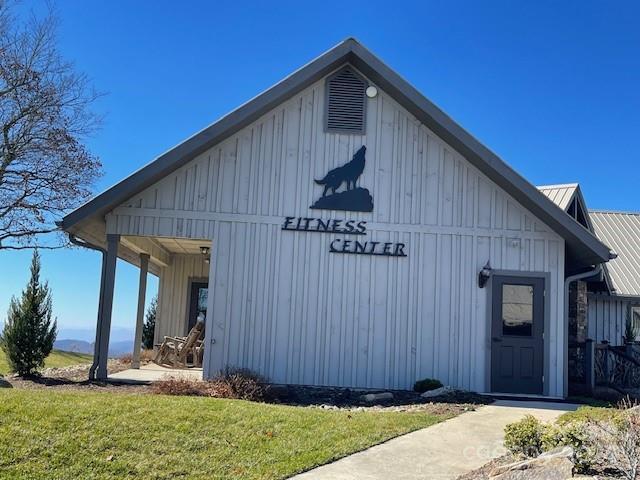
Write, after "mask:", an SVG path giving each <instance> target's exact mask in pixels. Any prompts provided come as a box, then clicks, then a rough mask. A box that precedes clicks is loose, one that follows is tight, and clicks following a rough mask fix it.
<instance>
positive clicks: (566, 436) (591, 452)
mask: <svg viewBox="0 0 640 480" xmlns="http://www.w3.org/2000/svg"><path fill="white" fill-rule="evenodd" d="M541 439H542V450H543V451H549V450H553V449H554V448H556V447H563V446H569V447H571V448H573V463H574V464H575V466H576V470H577V471H578V472H583V473H584V472H587V471H588V470H589V469H590V468H591V466H592V465H593V464H594V462H595V456H596V451H595V448H594V445H593V442H592V441H591V437H590V435H589V428H588V425H587V424H586V423H585V422H583V421H575V422H566V423H563V424H556V425H545V426H543V432H542V437H541Z"/></svg>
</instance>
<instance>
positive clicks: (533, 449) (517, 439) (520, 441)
mask: <svg viewBox="0 0 640 480" xmlns="http://www.w3.org/2000/svg"><path fill="white" fill-rule="evenodd" d="M544 430H545V427H544V425H543V424H542V423H541V422H540V421H538V420H537V419H536V418H535V417H534V416H533V415H526V416H525V417H524V418H523V419H522V420H520V421H518V422H515V423H510V424H509V425H507V426H506V427H505V429H504V446H505V447H506V448H507V449H508V450H509V451H510V452H511V453H513V454H514V455H524V456H527V457H537V456H538V455H540V454H541V453H542V437H543V434H544Z"/></svg>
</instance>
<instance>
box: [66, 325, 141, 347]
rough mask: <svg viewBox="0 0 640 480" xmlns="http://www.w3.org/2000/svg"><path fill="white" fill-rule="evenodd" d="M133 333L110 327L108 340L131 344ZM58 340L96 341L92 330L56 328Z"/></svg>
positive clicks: (130, 330)
mask: <svg viewBox="0 0 640 480" xmlns="http://www.w3.org/2000/svg"><path fill="white" fill-rule="evenodd" d="M133 336H134V332H133V330H132V329H130V328H123V327H112V328H111V333H110V335H109V340H110V341H111V342H112V343H113V342H124V341H130V342H132V343H133ZM58 338H65V339H66V338H73V339H77V340H82V341H85V342H94V341H95V340H96V330H95V327H94V328H75V327H64V326H59V327H58Z"/></svg>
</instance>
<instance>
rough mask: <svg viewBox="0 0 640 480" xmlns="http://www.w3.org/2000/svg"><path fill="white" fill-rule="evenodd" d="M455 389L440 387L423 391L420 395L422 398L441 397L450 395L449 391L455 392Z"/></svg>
mask: <svg viewBox="0 0 640 480" xmlns="http://www.w3.org/2000/svg"><path fill="white" fill-rule="evenodd" d="M454 391H455V389H453V388H451V387H440V388H436V389H434V390H429V391H426V392H424V393H422V394H421V395H420V396H421V397H422V398H433V397H439V396H441V395H448V394H449V393H453V392H454Z"/></svg>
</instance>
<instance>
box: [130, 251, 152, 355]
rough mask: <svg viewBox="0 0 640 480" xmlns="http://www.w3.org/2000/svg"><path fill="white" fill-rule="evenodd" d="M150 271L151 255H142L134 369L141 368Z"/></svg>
mask: <svg viewBox="0 0 640 480" xmlns="http://www.w3.org/2000/svg"><path fill="white" fill-rule="evenodd" d="M148 271H149V255H148V254H147V253H141V254H140V280H139V282H138V311H137V316H136V334H135V336H134V340H133V360H132V361H131V367H132V368H140V344H141V343H142V327H143V324H144V302H145V297H146V294H147V272H148Z"/></svg>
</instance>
